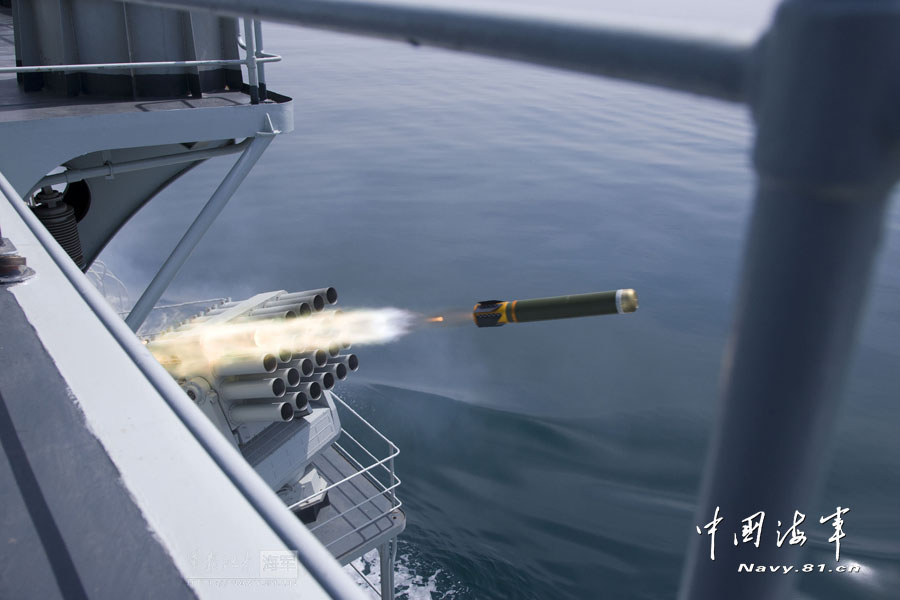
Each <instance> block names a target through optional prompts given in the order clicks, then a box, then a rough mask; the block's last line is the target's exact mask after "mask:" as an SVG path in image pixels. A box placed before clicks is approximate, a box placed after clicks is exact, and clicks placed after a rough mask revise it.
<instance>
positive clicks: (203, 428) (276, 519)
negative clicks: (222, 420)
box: [0, 175, 363, 598]
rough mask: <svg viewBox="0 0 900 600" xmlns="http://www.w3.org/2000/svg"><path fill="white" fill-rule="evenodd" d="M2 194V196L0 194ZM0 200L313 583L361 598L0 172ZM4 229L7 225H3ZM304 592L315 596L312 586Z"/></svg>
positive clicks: (35, 248) (331, 591) (33, 250)
mask: <svg viewBox="0 0 900 600" xmlns="http://www.w3.org/2000/svg"><path fill="white" fill-rule="evenodd" d="M3 196H5V198H2V197H3ZM0 201H2V202H3V203H4V205H5V206H6V209H5V210H4V211H3V214H4V215H11V214H16V215H18V218H19V219H21V222H22V226H23V227H27V230H28V232H29V236H31V237H33V238H34V239H35V241H34V242H32V243H30V244H29V245H28V246H26V245H25V244H20V248H21V249H23V250H24V249H25V248H27V247H30V248H31V250H30V251H29V252H30V253H31V254H30V256H31V257H32V258H34V254H35V253H37V252H46V253H47V255H48V256H47V260H45V261H44V266H43V267H42V269H41V270H38V269H36V270H37V271H38V276H41V272H43V273H44V275H43V276H44V277H48V276H49V275H50V273H49V272H48V271H46V270H44V269H58V271H57V274H56V276H58V277H60V278H61V279H64V280H65V282H66V285H67V289H71V290H72V292H74V293H76V294H77V296H79V297H80V298H81V300H82V301H83V302H84V308H85V309H90V311H91V312H92V314H93V315H95V316H96V318H97V320H98V321H99V322H100V323H101V324H102V326H103V327H104V328H105V330H106V332H107V333H108V335H109V336H110V337H111V338H112V340H114V341H115V342H116V343H117V344H118V345H119V347H120V348H121V350H122V353H123V356H127V357H128V359H129V365H131V366H132V367H133V368H134V369H136V370H137V371H138V372H139V373H140V374H141V375H142V376H143V377H144V378H146V379H144V380H142V381H143V382H144V383H145V384H149V385H150V386H152V388H153V389H155V390H156V391H157V392H158V394H159V396H160V397H161V398H162V399H163V400H164V401H165V402H166V404H167V405H168V407H169V409H171V411H172V413H174V415H175V416H177V418H178V419H179V420H180V422H181V423H182V424H183V425H184V426H185V427H186V428H187V430H188V431H189V432H190V433H191V434H192V440H193V441H194V442H196V443H197V444H199V446H200V447H202V448H203V449H204V450H205V451H206V452H207V453H208V457H209V458H210V459H211V460H212V462H213V463H214V464H215V465H216V467H217V468H218V469H220V470H221V471H220V472H221V474H222V475H223V476H225V477H227V479H228V480H229V481H230V483H231V484H232V485H233V486H234V488H236V489H237V490H238V491H239V492H240V494H241V495H242V496H243V498H244V499H245V500H246V503H247V505H249V506H250V507H252V509H253V514H254V515H258V516H259V517H260V518H261V520H262V521H263V522H265V523H266V524H267V525H268V527H270V528H271V532H273V533H274V534H275V535H277V538H278V539H280V540H281V542H283V544H284V545H285V546H286V547H288V548H290V549H293V550H295V551H296V552H297V557H298V560H299V563H300V565H301V566H302V567H303V568H304V569H305V570H306V571H307V572H308V573H309V574H310V575H311V576H312V578H314V580H315V582H316V583H318V585H320V586H321V588H322V589H323V590H324V591H325V592H327V593H328V595H329V596H331V597H336V598H362V597H363V596H362V593H361V591H360V590H359V589H358V588H357V587H356V586H355V585H354V584H353V583H352V581H350V580H349V579H348V578H347V576H346V574H345V573H343V571H342V570H341V569H340V566H339V565H338V564H337V563H336V562H335V561H334V560H333V558H332V557H331V556H330V555H329V554H328V552H327V550H325V549H324V548H323V547H322V546H321V545H319V544H318V543H317V542H316V540H315V538H313V536H312V534H310V533H309V532H308V531H307V530H306V529H305V528H304V527H303V525H302V524H301V523H300V522H299V521H297V519H296V518H295V517H294V515H293V514H292V513H290V512H289V511H288V510H287V509H286V507H285V506H284V504H283V503H282V502H281V500H280V499H279V498H278V497H277V496H276V495H275V494H274V493H272V491H271V489H269V488H268V486H266V484H265V483H264V482H263V481H262V479H260V477H259V475H257V474H256V473H255V472H254V471H253V469H252V468H251V467H250V466H249V465H248V464H247V462H246V461H245V460H244V459H243V457H242V456H241V455H240V454H239V453H238V452H237V450H236V449H235V448H234V447H233V446H231V445H230V443H229V442H228V441H227V440H226V439H225V438H223V437H222V435H221V434H220V433H219V431H218V430H216V429H215V426H214V425H213V424H212V423H211V422H210V421H209V419H208V418H207V417H206V416H205V415H204V414H203V413H202V412H201V411H200V410H199V409H198V408H197V407H196V406H195V405H194V404H193V402H192V401H191V400H190V399H189V398H188V396H187V395H186V394H185V393H184V391H183V390H182V389H181V388H180V387H179V386H178V384H177V383H176V382H175V380H174V379H172V377H171V376H170V375H169V374H168V373H167V372H166V371H165V369H163V367H162V366H161V365H160V364H159V363H158V362H157V361H156V360H155V359H154V358H153V356H152V355H151V354H150V353H149V352H148V351H147V349H146V348H145V347H144V346H143V344H141V342H140V341H139V340H138V339H137V338H136V337H135V336H134V334H133V333H132V332H131V330H130V329H128V326H127V325H125V323H124V322H123V321H122V320H121V319H120V318H119V316H118V315H117V314H116V313H115V312H114V311H113V310H112V308H111V307H110V306H109V304H107V302H106V300H105V299H104V298H103V296H102V295H101V294H100V293H99V292H98V291H97V290H96V289H95V288H94V287H93V285H92V284H91V283H90V282H89V281H88V279H87V278H86V277H85V276H84V274H83V273H81V271H79V270H78V268H77V267H76V266H75V265H74V263H72V261H71V260H70V259H69V257H68V255H66V254H65V251H64V250H63V249H62V248H61V247H60V246H59V244H57V243H56V241H55V240H54V239H53V238H52V237H51V236H50V234H49V233H48V232H47V231H46V229H44V228H43V226H42V225H41V224H40V222H38V221H37V218H36V217H35V216H34V215H33V214H32V213H31V211H30V210H29V209H28V208H27V207H26V205H25V203H24V202H23V201H22V200H21V198H19V197H18V195H17V194H16V192H15V190H14V189H13V187H12V186H11V185H10V183H9V182H8V181H7V180H6V178H5V177H3V176H2V175H0ZM10 209H12V210H11V211H10ZM4 229H5V230H6V225H4ZM6 235H11V234H6ZM61 335H64V333H63V334H61ZM217 473H219V471H217ZM245 506H246V505H245ZM267 531H268V530H267ZM309 593H310V594H311V595H316V592H315V591H310V592H309Z"/></svg>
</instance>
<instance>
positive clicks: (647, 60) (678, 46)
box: [125, 0, 752, 102]
mask: <svg viewBox="0 0 900 600" xmlns="http://www.w3.org/2000/svg"><path fill="white" fill-rule="evenodd" d="M125 1H126V2H129V3H133V4H153V5H157V6H167V7H170V8H175V9H181V10H192V11H197V10H205V11H209V12H215V13H217V14H227V15H231V16H235V17H241V16H244V15H248V14H252V15H254V16H255V17H257V18H265V19H271V20H275V21H283V22H287V23H293V24H295V25H300V26H303V27H313V28H318V29H328V30H332V31H340V32H344V33H352V34H356V35H364V36H372V37H381V38H387V39H393V40H398V41H403V42H409V43H411V44H414V45H420V44H422V45H430V46H438V47H441V48H448V49H450V50H459V51H462V52H470V53H474V54H483V55H487V56H494V57H498V58H507V59H512V60H517V61H521V62H529V63H535V64H539V65H545V66H551V67H557V68H561V69H567V70H570V71H578V72H582V73H589V74H592V75H601V76H606V77H615V78H619V79H625V80H630V81H635V82H640V83H648V84H652V85H657V86H661V87H666V88H670V89H675V90H680V91H685V92H691V93H695V94H701V95H705V96H710V97H713V98H718V99H721V100H728V101H732V102H743V101H744V100H745V97H746V93H745V83H746V79H747V77H748V74H749V72H750V67H749V66H748V65H749V57H750V54H751V52H752V47H750V46H746V45H744V44H739V43H733V42H728V41H722V40H716V39H703V38H699V37H685V36H679V35H675V34H672V33H669V32H647V31H637V30H627V29H623V28H621V27H617V26H615V25H611V24H610V25H606V24H599V23H597V24H595V23H589V24H588V23H572V22H565V21H550V20H547V19H540V18H535V17H524V16H514V15H501V14H492V13H487V12H471V11H469V12H466V11H464V10H461V9H459V10H458V9H449V8H437V7H428V6H410V5H401V4H390V3H389V2H371V1H365V0H292V1H291V2H285V1H284V0H125Z"/></svg>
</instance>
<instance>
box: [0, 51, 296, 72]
mask: <svg viewBox="0 0 900 600" xmlns="http://www.w3.org/2000/svg"><path fill="white" fill-rule="evenodd" d="M281 60H282V58H281V56H279V55H277V54H267V55H266V56H265V57H263V58H257V59H256V62H257V63H269V62H279V61H281ZM217 65H237V66H246V65H247V61H246V59H243V58H229V59H211V60H162V61H155V62H124V63H84V64H70V65H35V66H30V67H0V74H5V73H47V72H59V71H62V72H69V71H98V70H105V69H159V68H168V67H172V68H175V67H209V66H217Z"/></svg>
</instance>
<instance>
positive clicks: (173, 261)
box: [125, 132, 276, 331]
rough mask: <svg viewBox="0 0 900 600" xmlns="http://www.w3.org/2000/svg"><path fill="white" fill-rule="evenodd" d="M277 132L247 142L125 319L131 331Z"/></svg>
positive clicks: (134, 329)
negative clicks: (248, 143)
mask: <svg viewBox="0 0 900 600" xmlns="http://www.w3.org/2000/svg"><path fill="white" fill-rule="evenodd" d="M275 135H276V134H275V133H269V132H260V133H257V134H256V137H255V138H253V141H251V142H250V145H249V146H247V149H246V150H244V152H243V153H242V154H241V155H240V157H238V159H237V161H236V162H235V163H234V166H233V167H231V170H230V171H228V174H227V175H226V176H225V178H224V179H223V180H222V183H220V184H219V187H218V188H216V191H215V192H214V193H213V195H212V197H210V199H209V201H208V202H207V203H206V205H205V206H204V207H203V208H202V209H201V210H200V213H199V214H198V215H197V218H196V219H194V222H193V223H191V226H190V227H188V230H187V231H186V232H185V234H184V236H182V238H181V240H180V241H179V242H178V245H176V246H175V249H174V250H172V253H171V254H170V255H169V257H168V258H167V259H166V262H165V263H163V266H162V267H160V269H159V271H158V272H157V273H156V276H155V277H154V278H153V280H152V281H151V282H150V285H148V286H147V289H146V290H144V293H143V294H142V295H141V297H140V299H138V301H137V303H136V304H135V305H134V308H132V309H131V312H130V313H129V314H128V317H127V318H126V319H125V322H126V323H127V324H128V326H129V327H130V328H131V330H132V331H137V330H138V328H139V327H140V326H141V324H142V323H143V322H144V319H146V318H147V315H148V314H150V311H151V310H152V309H153V306H154V305H155V304H156V303H157V301H159V298H160V297H161V296H162V295H163V292H165V291H166V288H167V287H169V284H170V283H171V282H172V280H173V279H174V278H175V275H177V274H178V271H179V270H180V269H181V267H182V266H183V265H184V263H185V261H186V260H187V259H188V257H189V256H190V255H191V253H192V252H193V251H194V248H196V247H197V244H198V243H199V242H200V239H201V238H202V237H203V234H205V233H206V231H207V230H208V229H209V227H210V225H212V223H213V221H215V219H216V217H217V216H219V213H221V212H222V209H223V208H225V205H226V204H227V203H228V200H230V199H231V196H232V195H233V194H234V192H235V190H237V188H238V186H239V185H240V184H241V182H242V181H243V180H244V178H245V177H246V176H247V174H248V173H249V172H250V170H251V169H252V168H253V165H255V164H256V161H258V160H259V157H260V156H262V153H263V152H264V151H265V149H266V148H267V147H268V145H269V144H270V143H271V142H272V140H273V139H274V138H275Z"/></svg>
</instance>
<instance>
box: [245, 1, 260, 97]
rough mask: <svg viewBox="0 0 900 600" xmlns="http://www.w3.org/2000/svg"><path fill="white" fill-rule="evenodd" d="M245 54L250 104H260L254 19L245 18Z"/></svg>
mask: <svg viewBox="0 0 900 600" xmlns="http://www.w3.org/2000/svg"><path fill="white" fill-rule="evenodd" d="M244 45H246V49H245V50H244V53H245V54H246V55H247V57H246V60H247V85H248V86H249V87H250V104H259V80H258V78H257V71H256V37H255V35H254V31H253V19H251V18H250V17H244Z"/></svg>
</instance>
